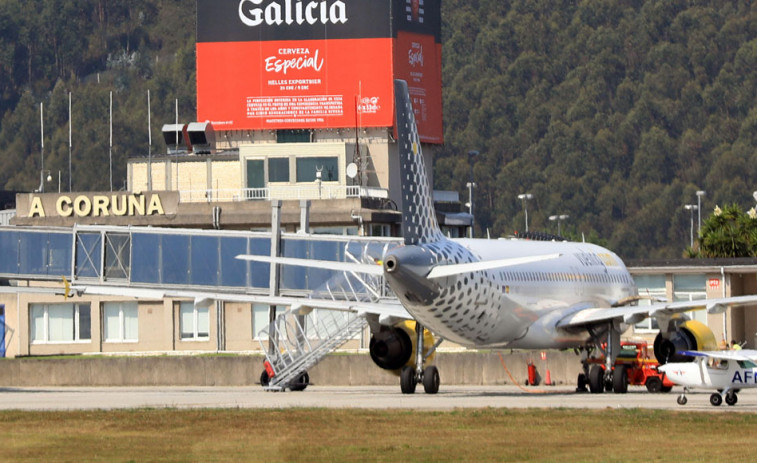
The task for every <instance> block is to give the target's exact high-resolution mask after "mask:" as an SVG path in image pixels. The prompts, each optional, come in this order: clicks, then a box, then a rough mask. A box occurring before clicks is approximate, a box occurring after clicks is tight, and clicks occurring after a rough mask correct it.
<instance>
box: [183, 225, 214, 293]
mask: <svg viewBox="0 0 757 463" xmlns="http://www.w3.org/2000/svg"><path fill="white" fill-rule="evenodd" d="M191 239H192V244H191V246H190V249H191V252H192V255H191V261H192V262H191V266H190V276H189V283H190V284H193V285H200V286H217V285H218V250H219V238H218V237H216V236H192V237H191Z"/></svg>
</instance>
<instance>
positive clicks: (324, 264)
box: [236, 254, 384, 275]
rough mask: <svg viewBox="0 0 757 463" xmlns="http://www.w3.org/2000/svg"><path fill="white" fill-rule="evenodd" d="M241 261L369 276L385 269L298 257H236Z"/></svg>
mask: <svg viewBox="0 0 757 463" xmlns="http://www.w3.org/2000/svg"><path fill="white" fill-rule="evenodd" d="M236 258H237V259H240V260H249V261H253V262H265V263H269V264H270V263H277V264H282V265H295V266H299V267H310V268H324V269H329V270H337V271H340V272H354V273H367V274H369V275H383V274H384V269H383V268H382V267H381V265H379V264H376V265H371V264H359V263H351V262H336V261H333V260H315V259H301V258H296V257H270V256H256V255H252V254H240V255H238V256H236Z"/></svg>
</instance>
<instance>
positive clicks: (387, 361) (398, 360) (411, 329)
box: [370, 321, 434, 375]
mask: <svg viewBox="0 0 757 463" xmlns="http://www.w3.org/2000/svg"><path fill="white" fill-rule="evenodd" d="M423 345H424V346H426V349H429V348H430V347H431V346H433V345H434V336H433V335H432V334H431V332H430V331H428V330H425V329H424V330H423ZM415 352H416V334H415V322H414V321H405V322H402V323H398V324H396V325H394V326H392V327H388V328H383V329H382V330H381V331H380V332H378V333H374V334H373V336H372V337H371V342H370V353H371V359H372V360H373V363H375V364H376V365H378V366H379V368H383V369H384V370H389V371H391V372H392V373H394V374H397V375H398V374H399V371H400V369H401V368H402V367H404V366H406V365H407V366H412V367H414V366H415ZM424 355H425V353H424ZM433 357H434V356H433V354H432V355H431V358H429V359H428V362H429V363H430V362H431V361H432V360H433Z"/></svg>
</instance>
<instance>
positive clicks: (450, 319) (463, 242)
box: [237, 80, 757, 394]
mask: <svg viewBox="0 0 757 463" xmlns="http://www.w3.org/2000/svg"><path fill="white" fill-rule="evenodd" d="M394 85H395V88H394V90H395V105H396V126H397V129H396V130H397V138H396V139H397V143H398V151H399V156H400V175H401V194H402V219H401V221H402V223H401V226H402V236H403V245H401V246H398V247H395V248H393V249H390V250H389V251H388V252H387V253H386V255H385V256H383V259H382V261H381V265H369V264H354V263H335V262H328V261H316V260H304V259H292V258H288V259H285V258H273V257H266V256H252V255H240V256H237V257H238V258H240V259H246V260H252V261H261V262H278V263H279V264H282V265H301V266H306V267H318V268H330V269H333V270H342V271H346V272H362V273H367V274H370V275H383V276H384V277H385V278H386V281H387V283H388V285H389V287H390V288H391V289H392V290H393V291H394V293H395V294H396V296H397V298H398V299H399V301H400V303H401V304H402V307H404V309H406V311H407V313H408V314H409V316H410V317H412V319H414V320H415V321H416V324H415V327H414V331H415V333H414V336H413V333H412V331H411V330H412V328H408V326H409V325H400V324H399V323H397V324H387V323H381V320H382V319H381V318H380V317H381V316H382V311H381V309H380V308H378V309H375V308H374V309H372V310H367V311H366V312H367V313H369V314H370V317H371V318H369V326H370V329H371V334H372V338H371V341H370V353H371V358H372V359H373V361H374V362H375V363H376V364H377V365H378V366H379V367H381V368H384V369H387V370H394V371H399V376H400V389H401V391H402V392H403V393H405V394H412V393H414V392H415V389H416V386H417V385H418V384H422V385H423V387H424V390H425V392H426V393H430V394H434V393H437V392H438V390H439V385H440V375H439V371H438V369H437V367H436V366H434V365H433V364H431V363H432V362H431V354H432V353H433V352H434V351H435V349H436V347H437V346H438V345H439V342H440V341H441V340H442V339H446V340H449V341H452V342H455V343H457V344H460V345H462V346H465V347H470V348H479V349H481V348H486V349H490V348H493V349H502V348H507V349H566V348H574V349H577V350H579V351H581V353H582V356H583V366H584V372H583V373H582V374H581V375H580V376H579V378H578V382H579V385H582V384H583V385H584V386H585V385H586V383H587V382H588V385H589V387H590V390H591V391H592V392H594V393H598V392H602V391H604V390H605V388H608V390H609V389H612V390H614V392H616V393H624V392H626V391H627V387H628V378H627V373H626V371H625V368H624V367H623V366H618V367H614V363H615V359H616V358H617V355H618V353H619V352H620V336H621V333H623V332H624V331H625V330H626V329H627V328H628V327H629V326H631V325H633V324H635V323H638V322H640V321H641V320H643V319H645V318H647V317H654V318H655V319H656V320H657V322H658V325H659V326H660V333H659V334H658V335H657V338H656V340H655V343H654V352H655V356H656V357H657V359H658V361H659V362H660V363H661V364H664V363H666V362H669V361H679V360H683V359H685V357H682V356H681V355H680V353H679V352H680V351H692V350H706V349H714V348H715V346H716V341H715V337H714V335H713V333H712V331H711V330H710V329H709V328H708V327H707V326H705V325H704V324H702V323H700V322H697V321H695V320H689V319H688V318H687V317H686V316H685V315H684V314H683V312H686V311H691V310H696V309H707V310H708V311H709V312H710V313H720V312H722V311H724V310H725V309H726V307H731V306H737V305H745V304H754V303H757V296H741V297H732V298H720V299H708V300H700V301H681V302H671V303H668V302H662V303H659V302H655V303H652V304H650V305H645V306H639V305H633V304H637V303H638V301H639V300H641V299H643V297H641V296H639V294H638V291H637V289H636V286H635V284H634V281H633V278H632V277H631V275H630V274H629V273H628V270H627V269H626V267H625V265H624V263H623V261H622V260H621V259H620V258H619V257H618V256H617V255H616V254H615V253H613V252H612V251H610V250H608V249H605V248H603V247H600V246H597V245H594V244H590V243H582V242H568V241H562V240H553V241H536V240H524V239H498V240H491V239H468V238H460V239H450V238H447V237H445V236H444V234H443V233H442V232H441V230H440V228H439V226H438V222H437V220H436V217H435V212H434V205H433V200H432V195H431V188H430V186H429V184H428V181H427V178H428V177H427V176H426V171H425V165H424V161H423V155H422V152H421V145H420V139H419V136H418V131H417V128H416V124H415V119H414V115H413V108H412V105H411V101H410V97H409V93H408V87H407V83H406V82H404V81H402V80H395V83H394ZM428 331H430V332H431V333H433V334H434V335H436V336H437V337H439V338H440V339H439V340H438V341H436V342H435V343H434V345H433V346H431V347H429V346H428V344H429V342H431V341H429V336H428ZM413 338H414V339H413ZM432 339H433V338H432ZM594 349H598V350H600V351H602V352H603V353H604V354H605V358H606V361H605V362H606V363H605V366H604V368H602V367H601V366H600V365H593V366H592V367H591V369H590V368H589V364H588V362H586V359H587V358H588V355H590V353H591V352H592V351H594Z"/></svg>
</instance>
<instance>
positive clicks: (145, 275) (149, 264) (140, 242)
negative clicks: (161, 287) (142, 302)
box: [131, 233, 160, 283]
mask: <svg viewBox="0 0 757 463" xmlns="http://www.w3.org/2000/svg"><path fill="white" fill-rule="evenodd" d="M132 248H133V251H132V252H133V253H134V268H133V269H132V277H131V281H132V282H136V283H160V235H154V234H152V233H134V234H133V235H132Z"/></svg>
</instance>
